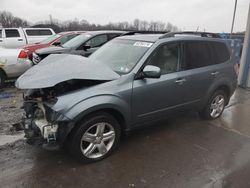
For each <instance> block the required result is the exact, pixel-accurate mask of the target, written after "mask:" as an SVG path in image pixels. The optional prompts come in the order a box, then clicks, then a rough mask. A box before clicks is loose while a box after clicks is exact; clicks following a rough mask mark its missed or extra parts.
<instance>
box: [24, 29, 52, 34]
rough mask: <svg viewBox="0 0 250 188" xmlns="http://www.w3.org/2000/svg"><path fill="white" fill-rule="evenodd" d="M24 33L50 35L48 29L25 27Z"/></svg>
mask: <svg viewBox="0 0 250 188" xmlns="http://www.w3.org/2000/svg"><path fill="white" fill-rule="evenodd" d="M26 34H27V35H28V36H42V35H52V32H51V31H50V30H49V29H26Z"/></svg>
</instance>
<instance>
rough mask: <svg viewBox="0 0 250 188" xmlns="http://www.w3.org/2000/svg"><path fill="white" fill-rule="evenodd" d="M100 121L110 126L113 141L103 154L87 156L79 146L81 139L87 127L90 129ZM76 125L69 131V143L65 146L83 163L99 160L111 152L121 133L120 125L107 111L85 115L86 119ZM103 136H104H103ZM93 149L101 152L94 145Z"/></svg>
mask: <svg viewBox="0 0 250 188" xmlns="http://www.w3.org/2000/svg"><path fill="white" fill-rule="evenodd" d="M101 122H104V123H106V124H108V125H109V126H112V128H113V131H114V133H115V136H114V141H113V142H112V143H113V144H112V146H110V149H108V150H107V152H106V153H105V154H103V156H100V157H97V158H89V157H87V156H86V155H85V154H84V153H83V152H84V151H85V150H84V151H82V148H81V147H82V145H83V142H84V141H81V139H82V137H83V135H84V134H85V133H86V132H87V131H89V129H90V131H91V127H93V126H95V125H96V124H98V123H101ZM77 127H78V128H77V129H75V130H73V132H72V133H71V135H70V139H69V140H68V141H69V143H68V145H67V147H68V149H69V151H70V153H71V154H72V155H73V156H74V157H76V158H77V159H78V160H79V161H81V162H83V163H91V162H96V161H100V160H102V159H104V158H106V157H108V156H109V155H110V154H111V153H112V152H113V150H114V149H115V148H116V147H117V145H118V143H119V140H120V135H121V128H120V125H119V123H118V121H117V120H116V119H115V118H114V117H113V116H111V115H110V114H108V113H96V114H93V115H91V116H90V117H87V118H86V119H84V121H81V122H80V123H79V124H78V125H77ZM106 128H107V127H106ZM106 128H105V129H106ZM96 132H97V128H96ZM103 135H104V134H103ZM96 138H97V137H96ZM103 138H104V136H103ZM103 143H104V142H103ZM89 144H91V143H89ZM99 144H100V143H99ZM97 145H98V144H97ZM95 150H97V151H96V152H99V153H101V152H100V150H99V148H98V147H97V146H96V149H95ZM95 150H94V151H95ZM98 150H99V151H98ZM93 153H94V152H93Z"/></svg>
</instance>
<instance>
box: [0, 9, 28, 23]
mask: <svg viewBox="0 0 250 188" xmlns="http://www.w3.org/2000/svg"><path fill="white" fill-rule="evenodd" d="M0 23H1V25H2V27H26V26H28V25H29V24H28V22H27V21H26V20H23V19H21V18H18V17H15V16H13V15H12V14H11V13H10V12H7V11H2V12H0Z"/></svg>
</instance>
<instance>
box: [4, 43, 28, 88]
mask: <svg viewBox="0 0 250 188" xmlns="http://www.w3.org/2000/svg"><path fill="white" fill-rule="evenodd" d="M32 65H33V63H32V61H31V60H30V59H29V58H28V54H27V52H26V51H25V50H22V49H6V48H1V47H0V88H3V87H4V84H5V81H6V80H9V79H14V78H17V77H19V76H20V75H22V74H23V73H24V72H25V71H26V70H28V69H29V68H30V67H32Z"/></svg>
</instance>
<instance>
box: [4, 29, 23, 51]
mask: <svg viewBox="0 0 250 188" xmlns="http://www.w3.org/2000/svg"><path fill="white" fill-rule="evenodd" d="M4 31H5V39H4V46H5V47H6V48H18V47H22V46H24V45H25V44H26V42H25V39H24V37H23V34H22V33H21V32H20V30H19V29H5V30H4Z"/></svg>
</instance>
